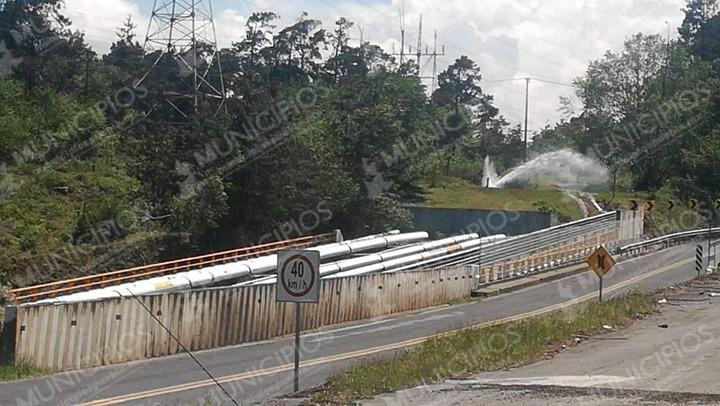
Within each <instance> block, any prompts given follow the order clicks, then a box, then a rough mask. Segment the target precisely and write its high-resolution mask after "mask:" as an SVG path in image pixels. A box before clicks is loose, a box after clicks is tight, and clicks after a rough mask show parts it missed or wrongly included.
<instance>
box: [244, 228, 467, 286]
mask: <svg viewBox="0 0 720 406" xmlns="http://www.w3.org/2000/svg"><path fill="white" fill-rule="evenodd" d="M477 238H478V235H477V234H464V235H459V236H456V237H450V238H444V239H442V240H437V241H429V242H426V243H422V244H416V245H411V246H407V247H399V248H394V249H391V250H387V251H383V252H379V253H376V254H368V255H363V256H361V257H357V258H350V259H346V260H342V261H338V262H332V263H328V264H323V265H321V266H320V276H321V277H323V278H332V277H333V275H334V274H338V273H345V272H348V271H351V270H353V269H357V268H361V267H365V266H369V265H373V264H378V263H381V262H384V261H389V260H393V259H397V258H403V257H407V256H409V255H413V254H417V253H421V252H424V251H430V250H434V249H437V248H440V247H445V246H448V245H456V244H459V243H462V242H464V241H469V240H473V239H477ZM276 282H277V277H276V276H268V277H264V278H259V279H256V280H252V281H245V282H241V283H238V284H236V285H233V286H248V285H270V284H274V283H276Z"/></svg>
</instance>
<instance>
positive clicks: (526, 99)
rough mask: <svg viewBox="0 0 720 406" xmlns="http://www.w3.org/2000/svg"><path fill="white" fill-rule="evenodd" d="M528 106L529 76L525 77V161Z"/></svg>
mask: <svg viewBox="0 0 720 406" xmlns="http://www.w3.org/2000/svg"><path fill="white" fill-rule="evenodd" d="M529 108H530V78H525V162H527V161H528V111H529Z"/></svg>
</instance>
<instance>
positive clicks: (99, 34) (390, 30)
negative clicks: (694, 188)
mask: <svg viewBox="0 0 720 406" xmlns="http://www.w3.org/2000/svg"><path fill="white" fill-rule="evenodd" d="M684 5H685V0H583V1H580V0H577V1H562V0H499V1H494V2H490V1H483V2H480V1H477V0H445V1H443V2H438V1H437V0H406V1H405V12H406V22H407V43H408V44H412V45H413V47H415V46H416V45H415V44H416V42H417V40H416V35H417V23H418V20H419V15H420V14H423V15H424V32H425V39H426V41H425V42H426V43H427V44H428V45H430V41H431V38H432V31H433V30H438V32H439V38H440V40H439V41H440V43H441V44H445V45H446V51H447V55H446V56H445V57H442V58H441V59H440V61H439V66H440V68H441V69H444V68H445V67H446V66H447V65H448V64H449V63H452V61H453V60H454V59H455V58H457V57H459V56H460V55H461V54H466V55H468V56H470V57H471V58H472V59H474V60H475V61H476V62H477V63H478V64H479V66H480V68H481V70H482V72H483V76H484V77H485V78H486V79H488V80H497V79H507V78H520V77H526V76H530V77H539V78H543V79H549V80H553V81H557V82H563V83H569V82H571V81H572V80H573V79H574V78H576V77H578V76H580V75H582V74H583V72H584V70H585V68H586V67H587V64H588V62H589V61H591V60H593V59H597V58H600V57H602V55H603V53H604V52H605V51H606V50H607V49H609V48H611V49H619V48H621V47H622V44H623V41H624V40H625V38H627V37H628V36H629V35H631V34H633V33H636V32H645V33H662V34H664V33H665V32H666V29H667V26H666V21H667V22H669V24H670V26H671V27H672V32H673V33H674V32H675V29H676V27H677V26H678V25H679V24H680V23H681V21H682V18H683V14H682V11H681V9H682V8H683V7H684ZM67 6H68V9H69V10H71V11H72V12H71V13H69V16H70V17H71V18H72V19H73V20H74V23H75V24H76V26H78V27H81V28H88V29H87V33H88V41H89V42H90V43H91V44H93V46H96V48H97V49H99V50H100V51H104V50H106V49H107V47H109V44H110V42H111V41H112V40H113V39H114V35H113V31H114V30H115V28H116V27H117V26H119V25H120V23H121V22H122V20H123V19H124V18H125V17H126V16H127V15H128V14H131V15H132V16H133V19H134V20H135V22H136V23H138V24H139V25H140V28H139V31H140V35H139V37H140V38H142V37H144V30H145V27H146V24H147V19H146V17H142V16H140V14H139V11H138V7H137V6H136V5H135V4H133V3H132V2H130V1H129V0H104V1H103V2H102V3H99V2H97V1H94V0H67ZM400 7H401V0H392V1H391V2H390V3H375V2H365V1H363V2H362V3H360V2H358V1H351V0H341V1H336V0H304V1H294V2H288V1H284V2H280V1H271V0H246V1H244V2H243V6H242V7H240V6H238V9H240V8H242V12H241V11H238V10H233V9H224V10H217V9H216V27H217V34H218V42H219V43H220V45H221V46H228V45H229V44H230V43H231V42H233V41H238V40H240V39H242V36H243V33H244V22H245V18H246V17H247V14H248V13H249V12H251V11H268V10H271V11H275V12H277V13H279V14H280V15H281V17H282V21H281V22H280V23H279V25H282V24H287V23H289V22H291V21H293V20H294V19H296V18H297V17H298V16H299V15H300V13H301V12H302V11H308V12H309V13H310V16H311V17H312V18H317V19H320V20H322V21H323V22H324V23H325V28H327V29H331V28H332V22H333V21H334V20H335V19H337V18H338V17H340V16H344V17H347V18H349V19H351V20H353V21H354V22H356V23H358V24H361V25H362V27H363V30H364V33H365V39H366V40H368V41H371V42H374V43H377V44H380V45H382V46H383V47H385V48H386V50H387V51H390V50H391V47H392V44H396V47H397V44H399V39H400V33H399V10H400ZM97 15H100V16H105V17H104V18H99V17H97ZM98 28H101V29H102V30H100V29H98ZM353 35H354V36H355V39H357V38H358V37H359V31H358V30H355V31H354V32H353ZM427 74H430V71H427ZM483 87H484V88H485V89H486V91H488V92H490V93H491V94H493V95H494V96H495V100H496V104H497V105H498V107H499V108H500V110H501V113H502V114H504V115H505V116H506V117H508V119H509V120H510V121H511V122H512V123H514V124H519V123H522V121H523V114H524V106H525V100H524V97H525V82H524V81H516V82H502V83H485V84H483ZM530 93H531V99H530V126H529V127H530V129H531V130H536V129H538V128H540V127H542V126H544V125H545V124H550V123H553V122H555V121H557V120H558V119H559V117H560V113H558V112H557V108H558V105H559V104H558V99H559V97H560V96H570V95H572V89H571V88H569V87H564V86H558V85H552V84H548V83H542V82H532V84H531V92H530Z"/></svg>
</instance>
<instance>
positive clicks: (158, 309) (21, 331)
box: [15, 267, 476, 371]
mask: <svg viewBox="0 0 720 406" xmlns="http://www.w3.org/2000/svg"><path fill="white" fill-rule="evenodd" d="M474 283H476V282H473V277H472V268H470V267H456V268H448V269H439V270H432V271H420V272H407V273H398V274H372V275H363V276H356V277H350V278H341V279H331V280H324V281H322V286H321V292H320V303H319V304H310V305H305V306H304V310H303V311H304V317H303V324H304V326H303V329H305V330H311V329H316V328H318V327H322V326H326V325H331V324H337V323H343V322H348V321H355V320H362V319H368V318H372V317H378V316H383V315H388V314H392V313H397V312H403V311H409V310H417V309H422V308H427V307H431V306H436V305H440V304H443V303H447V302H448V301H450V300H453V299H458V298H462V297H467V296H469V295H470V291H471V289H472V288H473V287H474V286H475V285H474ZM138 300H141V301H142V303H143V304H144V305H145V306H146V307H147V308H148V309H150V310H151V311H152V312H153V314H154V315H155V316H156V317H157V318H158V319H159V320H161V321H162V322H163V324H165V325H166V326H167V327H168V328H169V329H170V331H172V333H173V334H174V335H175V336H176V337H178V338H179V339H180V341H181V342H182V343H183V344H184V345H185V346H187V347H188V348H189V349H191V350H203V349H208V348H214V347H221V346H227V345H235V344H241V343H247V342H253V341H260V340H265V339H268V338H272V337H278V336H282V335H286V334H290V333H292V332H293V331H294V311H293V307H292V305H290V304H279V303H276V302H275V286H274V285H258V286H248V287H237V288H222V289H205V290H197V291H191V292H184V293H168V294H163V295H155V296H144V297H139V298H138V299H135V298H123V299H113V300H104V301H97V302H87V303H73V304H66V305H41V306H27V307H19V308H18V309H17V310H18V312H17V329H16V337H15V338H16V340H15V341H16V342H15V346H16V347H15V348H16V351H15V356H16V359H22V360H24V361H26V362H29V363H31V364H33V365H35V366H38V367H41V368H47V369H51V370H56V371H61V370H71V369H77V368H87V367H94V366H100V365H109V364H115V363H120V362H126V361H132V360H140V359H146V358H152V357H159V356H164V355H172V354H177V353H179V352H181V351H182V350H181V348H179V346H178V344H177V343H176V342H175V341H174V340H172V339H171V337H170V336H169V334H168V333H167V331H165V330H164V329H163V328H162V326H160V324H159V323H158V322H157V321H155V320H154V319H153V318H152V317H151V315H150V314H148V312H147V311H146V310H145V308H144V307H143V306H142V305H141V304H140V303H139V302H138Z"/></svg>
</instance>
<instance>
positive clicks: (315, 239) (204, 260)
mask: <svg viewBox="0 0 720 406" xmlns="http://www.w3.org/2000/svg"><path fill="white" fill-rule="evenodd" d="M335 235H336V234H335V233H328V234H321V235H315V236H307V237H300V238H295V239H291V240H284V241H278V242H272V243H267V244H262V245H256V246H252V247H243V248H237V249H234V250H229V251H222V252H216V253H212V254H206V255H200V256H196V257H191V258H182V259H178V260H173V261H166V262H161V263H157V264H152V265H144V266H139V267H134V268H129V269H123V270H118V271H112V272H106V273H101V274H96V275H88V276H82V277H79V278H73V279H67V280H62V281H57V282H50V283H44V284H40V285H33V286H28V287H24V288H18V289H11V290H9V291H8V293H9V296H10V299H11V300H13V301H14V302H15V303H21V302H26V301H34V300H40V299H44V298H50V297H55V296H59V295H65V294H70V293H76V292H81V291H85V290H90V289H97V288H102V287H106V286H111V285H116V284H120V283H125V282H133V281H136V280H139V279H146V278H149V277H155V276H162V275H171V274H175V273H178V272H184V271H189V270H193V269H198V268H203V267H207V266H211V265H219V264H225V263H229V262H236V261H240V260H242V259H247V258H253V257H257V256H261V255H267V254H271V253H274V252H276V251H278V250H281V249H285V248H301V247H308V246H312V245H316V244H321V243H331V242H334V241H335Z"/></svg>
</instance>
